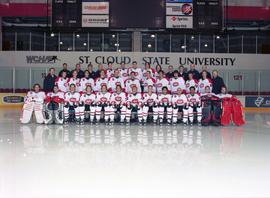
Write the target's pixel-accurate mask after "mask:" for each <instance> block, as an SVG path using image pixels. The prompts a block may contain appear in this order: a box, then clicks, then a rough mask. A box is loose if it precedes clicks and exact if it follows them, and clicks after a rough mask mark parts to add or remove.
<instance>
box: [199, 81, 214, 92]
mask: <svg viewBox="0 0 270 198" xmlns="http://www.w3.org/2000/svg"><path fill="white" fill-rule="evenodd" d="M207 86H208V87H210V91H212V83H211V80H209V79H208V78H207V79H205V80H203V79H200V80H199V83H198V91H199V93H205V87H207Z"/></svg>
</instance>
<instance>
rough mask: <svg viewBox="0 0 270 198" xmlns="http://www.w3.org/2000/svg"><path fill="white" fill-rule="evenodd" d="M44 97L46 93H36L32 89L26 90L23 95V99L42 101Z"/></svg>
mask: <svg viewBox="0 0 270 198" xmlns="http://www.w3.org/2000/svg"><path fill="white" fill-rule="evenodd" d="M45 98H46V95H45V92H43V91H40V92H37V93H36V92H34V91H28V92H27V95H26V97H25V101H27V102H38V103H43V102H44V99H45Z"/></svg>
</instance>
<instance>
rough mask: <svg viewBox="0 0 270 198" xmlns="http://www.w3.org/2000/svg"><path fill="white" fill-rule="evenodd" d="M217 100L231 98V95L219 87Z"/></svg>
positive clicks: (224, 88) (225, 89)
mask: <svg viewBox="0 0 270 198" xmlns="http://www.w3.org/2000/svg"><path fill="white" fill-rule="evenodd" d="M217 96H218V97H219V98H221V99H222V98H231V97H233V95H232V94H228V92H227V88H226V87H225V86H223V87H221V93H220V94H218V95H217Z"/></svg>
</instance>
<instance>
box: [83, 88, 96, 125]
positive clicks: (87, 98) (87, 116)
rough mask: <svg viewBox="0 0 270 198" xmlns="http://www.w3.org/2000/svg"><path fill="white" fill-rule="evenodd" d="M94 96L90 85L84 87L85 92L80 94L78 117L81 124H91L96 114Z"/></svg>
mask: <svg viewBox="0 0 270 198" xmlns="http://www.w3.org/2000/svg"><path fill="white" fill-rule="evenodd" d="M95 102H96V94H95V93H94V92H93V89H92V87H91V86H90V85H87V86H86V89H85V92H84V93H82V94H81V97H80V104H79V108H80V117H81V124H83V123H84V122H87V121H90V123H93V121H94V118H95V112H96V104H95Z"/></svg>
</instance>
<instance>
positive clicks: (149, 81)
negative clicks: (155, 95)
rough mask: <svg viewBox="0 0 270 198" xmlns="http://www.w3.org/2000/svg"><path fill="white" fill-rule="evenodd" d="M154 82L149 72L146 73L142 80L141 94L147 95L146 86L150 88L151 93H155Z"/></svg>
mask: <svg viewBox="0 0 270 198" xmlns="http://www.w3.org/2000/svg"><path fill="white" fill-rule="evenodd" d="M155 84H156V80H155V79H154V78H152V76H151V72H150V71H148V72H146V74H145V79H144V80H143V92H144V93H147V92H148V86H152V91H153V92H156V88H155Z"/></svg>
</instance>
